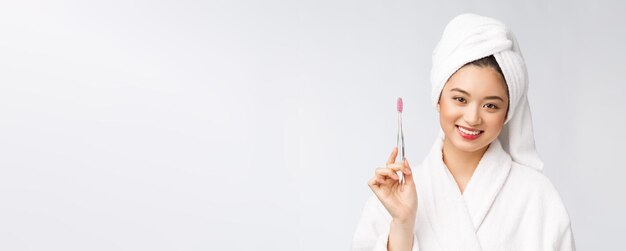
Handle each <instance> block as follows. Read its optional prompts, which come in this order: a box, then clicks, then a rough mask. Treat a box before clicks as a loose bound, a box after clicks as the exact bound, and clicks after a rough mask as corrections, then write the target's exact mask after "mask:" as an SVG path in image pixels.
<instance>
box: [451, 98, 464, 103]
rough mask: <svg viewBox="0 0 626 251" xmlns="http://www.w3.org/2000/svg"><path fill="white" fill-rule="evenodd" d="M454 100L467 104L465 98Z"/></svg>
mask: <svg viewBox="0 0 626 251" xmlns="http://www.w3.org/2000/svg"><path fill="white" fill-rule="evenodd" d="M452 99H454V100H456V101H459V102H462V103H465V98H463V97H454V98H452Z"/></svg>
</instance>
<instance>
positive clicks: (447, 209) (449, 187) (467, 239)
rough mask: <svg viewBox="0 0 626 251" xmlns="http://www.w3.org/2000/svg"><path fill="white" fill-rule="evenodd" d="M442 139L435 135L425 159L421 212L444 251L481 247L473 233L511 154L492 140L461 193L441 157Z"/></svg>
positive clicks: (507, 167)
mask: <svg viewBox="0 0 626 251" xmlns="http://www.w3.org/2000/svg"><path fill="white" fill-rule="evenodd" d="M442 147H443V138H442V137H438V138H437V139H436V141H435V144H433V147H432V149H431V152H430V154H429V155H428V156H427V157H426V159H425V160H424V163H423V164H424V166H423V169H422V171H423V172H424V173H423V175H425V176H423V178H422V179H420V180H421V181H420V182H421V184H420V183H418V184H419V185H418V186H421V187H422V189H420V190H422V191H420V192H421V193H422V194H420V195H422V196H419V197H421V198H423V199H425V201H424V202H425V203H421V205H423V206H424V207H425V208H424V210H423V212H425V213H426V214H427V218H428V219H429V220H428V221H429V224H430V226H431V227H432V229H433V232H434V233H435V235H436V236H437V239H438V241H439V245H440V246H441V247H444V250H481V246H480V242H479V240H478V237H477V235H476V233H477V232H478V230H479V229H480V225H481V223H482V222H483V220H484V219H485V216H486V215H487V212H488V211H489V209H490V208H491V205H492V204H493V202H494V200H495V199H496V197H497V196H498V193H499V192H500V189H501V188H502V186H503V185H504V183H505V181H506V179H507V177H508V175H509V171H510V170H511V165H512V164H513V162H512V160H511V157H510V156H509V154H508V153H506V152H505V151H504V149H503V148H502V145H501V143H500V141H499V140H498V139H495V140H494V141H493V142H492V143H491V144H490V145H489V148H488V149H487V151H485V154H484V155H483V157H482V158H481V160H480V162H479V163H478V166H477V167H476V170H475V171H474V174H473V175H472V177H471V179H470V181H469V183H468V184H467V186H466V188H465V191H464V193H463V194H461V191H460V190H459V188H458V186H457V184H456V181H455V180H454V177H453V176H452V174H451V173H450V171H449V170H448V168H447V167H446V165H445V164H444V162H443V158H442Z"/></svg>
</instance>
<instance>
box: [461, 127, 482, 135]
mask: <svg viewBox="0 0 626 251" xmlns="http://www.w3.org/2000/svg"><path fill="white" fill-rule="evenodd" d="M457 127H458V128H459V130H461V132H463V133H465V134H470V135H477V134H479V133H480V131H478V132H474V131H468V130H465V129H463V127H460V126H457Z"/></svg>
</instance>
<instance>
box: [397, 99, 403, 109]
mask: <svg viewBox="0 0 626 251" xmlns="http://www.w3.org/2000/svg"><path fill="white" fill-rule="evenodd" d="M403 107H404V105H403V104H402V98H398V112H402V108H403Z"/></svg>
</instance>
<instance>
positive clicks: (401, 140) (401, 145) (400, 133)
mask: <svg viewBox="0 0 626 251" xmlns="http://www.w3.org/2000/svg"><path fill="white" fill-rule="evenodd" d="M396 140H397V145H398V154H400V160H401V161H402V163H404V158H405V155H404V131H403V130H402V113H398V136H397V138H396ZM396 174H398V176H399V177H400V183H401V184H402V185H404V174H403V173H402V171H396Z"/></svg>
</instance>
